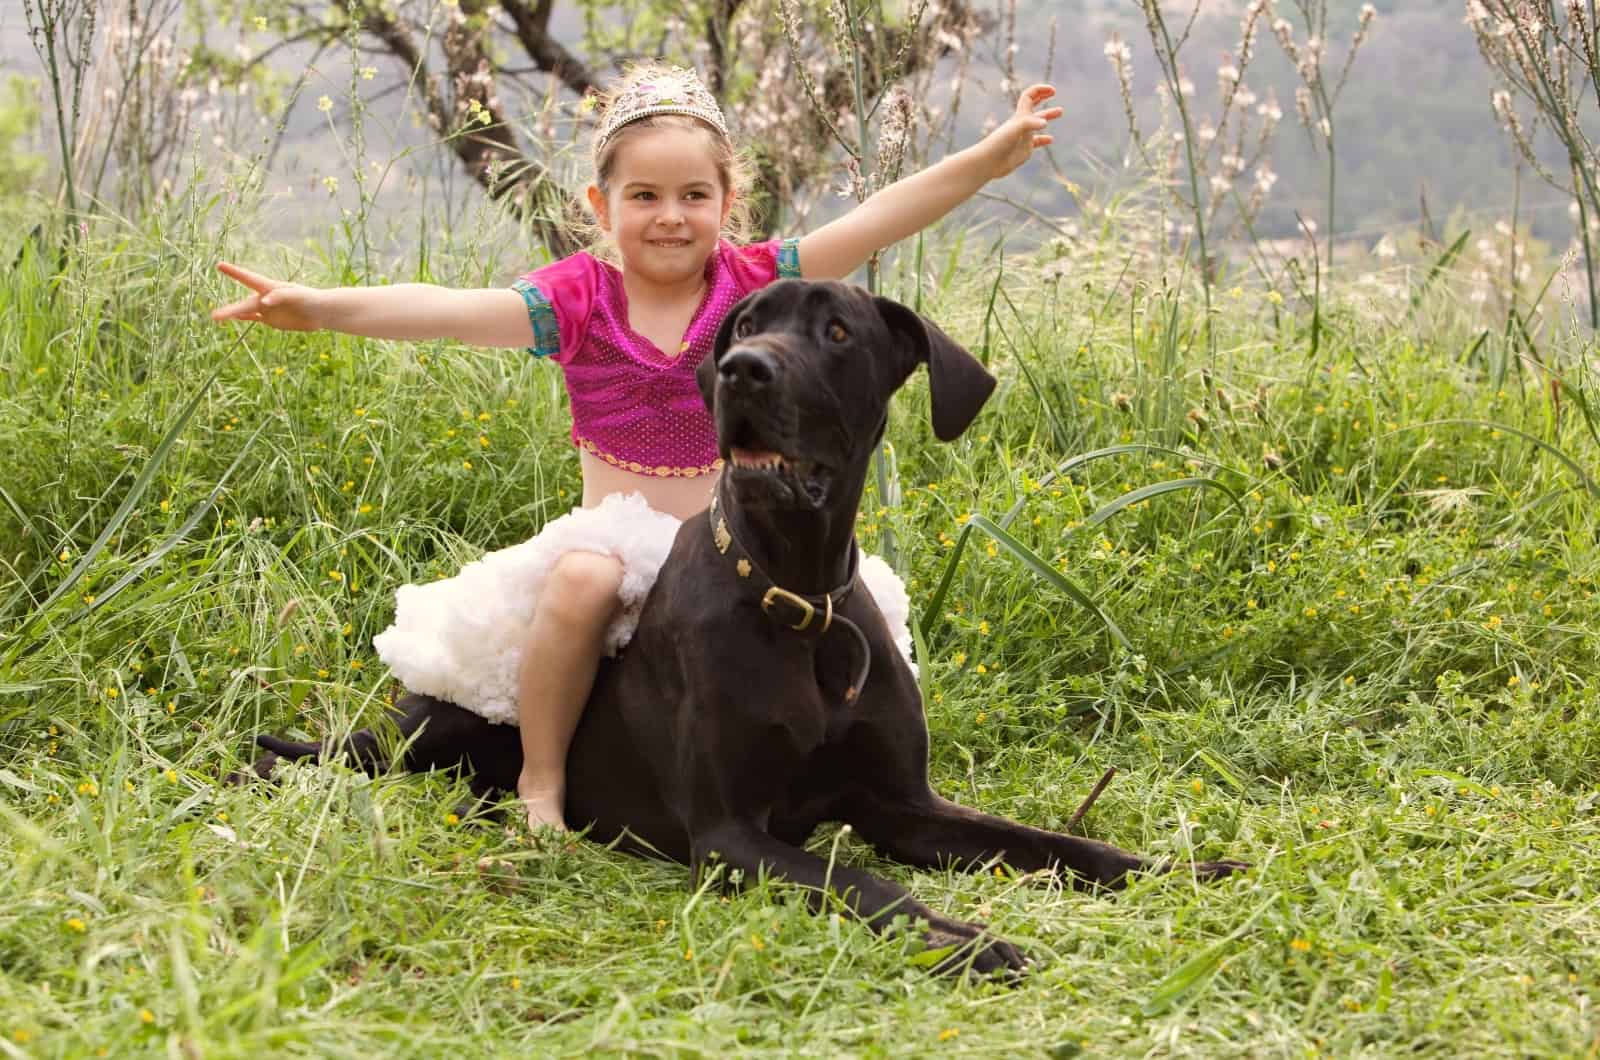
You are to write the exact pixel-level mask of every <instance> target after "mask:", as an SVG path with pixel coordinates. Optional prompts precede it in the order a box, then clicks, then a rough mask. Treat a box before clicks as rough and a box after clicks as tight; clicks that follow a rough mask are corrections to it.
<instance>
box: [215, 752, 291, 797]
mask: <svg viewBox="0 0 1600 1060" xmlns="http://www.w3.org/2000/svg"><path fill="white" fill-rule="evenodd" d="M277 764H278V756H277V755H275V754H273V753H272V752H271V751H268V752H267V753H266V754H264V755H262V756H261V757H260V758H258V759H256V760H255V761H254V762H253V763H251V765H250V768H249V769H245V770H239V769H236V770H234V771H232V772H230V773H225V774H224V775H223V777H222V782H223V783H224V784H226V785H228V786H229V787H234V788H241V787H244V786H245V785H247V784H254V783H257V782H258V781H262V780H265V781H266V782H267V783H269V784H271V783H276V781H275V780H274V779H273V776H272V770H273V768H274V767H276V766H277Z"/></svg>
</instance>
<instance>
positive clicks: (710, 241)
mask: <svg viewBox="0 0 1600 1060" xmlns="http://www.w3.org/2000/svg"><path fill="white" fill-rule="evenodd" d="M711 136H712V133H711V132H710V131H709V130H704V129H700V128H686V127H683V126H673V125H666V126H662V127H659V128H642V129H636V130H630V131H629V133H628V137H627V140H626V142H625V143H619V144H618V145H617V153H616V156H615V158H614V160H613V162H612V165H611V166H610V167H609V169H610V172H609V173H608V174H607V180H606V183H607V185H608V186H607V188H606V190H604V191H602V190H601V189H600V188H599V187H597V186H595V185H590V187H589V189H588V197H589V205H590V206H591V207H592V208H593V209H594V213H595V218H596V219H597V220H598V221H599V224H600V228H601V230H602V231H604V232H605V233H606V234H607V235H609V236H610V237H611V238H612V240H613V241H614V242H615V243H616V245H617V251H618V253H619V254H620V255H621V256H622V267H623V271H624V272H628V273H632V274H635V275H637V276H638V277H640V278H642V279H645V280H648V281H650V282H651V283H658V284H668V285H671V284H681V283H686V282H688V281H689V280H691V279H692V278H694V277H696V276H698V275H700V274H701V273H702V272H703V271H704V270H705V264H706V260H707V259H708V258H709V257H710V256H711V254H712V253H713V252H714V251H715V250H716V247H717V239H718V237H719V236H720V235H721V232H722V227H723V225H724V223H726V221H727V219H728V211H729V209H730V208H731V207H732V205H733V197H732V196H731V195H730V194H729V193H728V190H727V189H726V188H725V187H724V185H723V175H722V173H721V172H720V170H719V169H718V167H717V163H716V158H715V156H714V155H713V153H712V147H711V143H710V138H711Z"/></svg>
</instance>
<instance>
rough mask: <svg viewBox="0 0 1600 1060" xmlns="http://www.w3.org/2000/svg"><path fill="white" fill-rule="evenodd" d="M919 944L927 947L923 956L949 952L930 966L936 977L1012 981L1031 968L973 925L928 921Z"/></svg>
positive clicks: (1006, 944) (1018, 952) (1009, 946)
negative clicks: (960, 975) (957, 975)
mask: <svg viewBox="0 0 1600 1060" xmlns="http://www.w3.org/2000/svg"><path fill="white" fill-rule="evenodd" d="M923 941H924V942H925V943H926V944H927V950H926V951H925V952H932V951H937V950H949V952H948V953H946V954H945V955H944V956H942V957H941V958H940V959H939V961H938V962H937V963H936V964H934V966H933V970H934V971H935V972H937V973H938V974H940V975H951V974H954V973H970V974H973V975H977V976H982V977H988V976H999V977H1001V978H1004V979H1016V978H1019V977H1020V976H1021V975H1022V974H1023V973H1024V972H1026V971H1027V970H1028V968H1029V967H1031V966H1032V964H1033V962H1032V961H1031V960H1029V959H1028V958H1027V957H1026V956H1025V955H1024V954H1023V952H1022V951H1021V950H1019V949H1017V947H1015V946H1013V945H1012V944H1011V943H1009V942H1006V941H1005V940H1004V939H997V938H995V937H994V936H992V935H990V934H988V933H987V932H986V931H985V930H984V929H983V928H982V927H981V926H979V925H977V924H967V923H963V922H962V921H960V920H946V919H943V918H940V919H938V920H935V921H931V922H930V923H929V924H928V929H927V932H926V933H925V934H924V935H923Z"/></svg>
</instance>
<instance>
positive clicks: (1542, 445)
mask: <svg viewBox="0 0 1600 1060" xmlns="http://www.w3.org/2000/svg"><path fill="white" fill-rule="evenodd" d="M1452 426H1453V427H1482V428H1484V429H1485V430H1490V431H1501V432H1503V433H1505V434H1514V435H1516V436H1517V437H1518V438H1521V439H1522V440H1523V441H1525V442H1529V443H1531V444H1532V445H1534V446H1536V447H1537V448H1539V449H1543V450H1544V451H1545V452H1547V453H1549V454H1550V455H1551V456H1553V457H1555V458H1556V459H1557V460H1559V461H1561V462H1562V463H1563V464H1565V465H1566V466H1567V467H1568V469H1570V470H1571V471H1572V473H1573V474H1574V475H1577V476H1578V481H1580V482H1582V483H1583V488H1584V491H1585V492H1586V493H1588V494H1589V495H1590V496H1591V497H1600V486H1596V485H1595V481H1594V479H1593V477H1591V476H1590V474H1589V473H1588V472H1587V471H1585V470H1584V469H1583V466H1582V465H1581V464H1579V463H1578V462H1577V461H1576V460H1574V459H1573V458H1572V457H1570V456H1568V455H1567V454H1566V453H1564V452H1562V451H1561V450H1560V449H1558V448H1556V447H1555V446H1553V445H1551V444H1550V443H1549V442H1547V441H1545V440H1544V439H1542V438H1539V437H1537V436H1535V435H1532V434H1529V433H1528V432H1527V431H1524V430H1519V429H1518V428H1516V427H1507V426H1506V425H1505V424H1503V423H1495V422H1494V421H1492V420H1469V419H1445V420H1425V421H1423V422H1422V423H1408V424H1406V425H1405V426H1404V427H1398V428H1396V429H1395V430H1392V431H1390V432H1389V434H1403V433H1405V432H1406V431H1417V430H1421V429H1423V428H1424V427H1452Z"/></svg>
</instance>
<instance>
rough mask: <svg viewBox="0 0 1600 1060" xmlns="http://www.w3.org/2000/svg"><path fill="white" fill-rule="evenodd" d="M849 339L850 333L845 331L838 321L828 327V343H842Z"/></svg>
mask: <svg viewBox="0 0 1600 1060" xmlns="http://www.w3.org/2000/svg"><path fill="white" fill-rule="evenodd" d="M849 337H850V333H849V332H848V331H846V330H845V329H844V325H843V324H840V323H839V322H838V321H834V322H833V323H832V324H829V325H828V341H830V342H843V341H845V340H846V339H848V338H849Z"/></svg>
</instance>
